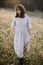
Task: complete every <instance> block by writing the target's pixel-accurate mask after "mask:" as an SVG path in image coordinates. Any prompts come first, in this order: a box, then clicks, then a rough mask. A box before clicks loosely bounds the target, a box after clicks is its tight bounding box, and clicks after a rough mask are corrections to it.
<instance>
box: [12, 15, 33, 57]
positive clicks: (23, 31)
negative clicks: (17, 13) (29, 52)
mask: <svg viewBox="0 0 43 65" xmlns="http://www.w3.org/2000/svg"><path fill="white" fill-rule="evenodd" d="M14 27H15V29H16V30H15V35H14V50H15V53H16V54H17V56H18V57H23V51H24V45H25V44H27V43H29V42H30V34H29V31H28V30H29V29H31V28H32V25H31V22H30V18H29V16H28V15H25V17H24V18H19V17H18V18H15V17H14V18H13V21H12V23H11V28H14Z"/></svg>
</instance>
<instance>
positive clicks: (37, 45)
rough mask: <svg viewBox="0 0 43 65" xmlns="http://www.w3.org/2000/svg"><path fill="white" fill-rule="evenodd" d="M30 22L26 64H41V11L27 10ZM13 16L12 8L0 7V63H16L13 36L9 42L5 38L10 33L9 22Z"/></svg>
mask: <svg viewBox="0 0 43 65" xmlns="http://www.w3.org/2000/svg"><path fill="white" fill-rule="evenodd" d="M27 13H28V15H29V16H30V19H31V23H32V27H33V28H32V31H31V45H30V50H29V54H28V58H27V59H26V62H25V63H26V65H43V12H41V11H35V12H31V11H28V12H27ZM14 16H15V12H14V10H13V9H3V8H0V65H15V64H16V65H17V62H18V61H17V59H16V55H15V53H14V48H13V38H12V39H11V41H10V43H5V39H6V38H7V36H8V35H9V33H10V24H11V22H12V18H13V17H14Z"/></svg>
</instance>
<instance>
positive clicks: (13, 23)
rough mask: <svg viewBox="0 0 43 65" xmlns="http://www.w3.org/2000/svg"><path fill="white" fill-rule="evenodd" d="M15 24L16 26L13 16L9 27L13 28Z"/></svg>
mask: <svg viewBox="0 0 43 65" xmlns="http://www.w3.org/2000/svg"><path fill="white" fill-rule="evenodd" d="M15 26H16V21H15V18H13V20H12V22H11V28H14V27H15Z"/></svg>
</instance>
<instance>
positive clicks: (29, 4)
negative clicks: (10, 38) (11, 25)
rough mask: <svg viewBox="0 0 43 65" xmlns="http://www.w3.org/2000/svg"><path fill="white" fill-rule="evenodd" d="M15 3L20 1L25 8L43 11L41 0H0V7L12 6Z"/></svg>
mask: <svg viewBox="0 0 43 65" xmlns="http://www.w3.org/2000/svg"><path fill="white" fill-rule="evenodd" d="M17 3H22V4H23V5H24V6H25V7H26V9H27V10H31V11H34V10H35V9H38V10H41V11H43V0H27V1H26V0H0V7H7V8H14V6H15V4H17Z"/></svg>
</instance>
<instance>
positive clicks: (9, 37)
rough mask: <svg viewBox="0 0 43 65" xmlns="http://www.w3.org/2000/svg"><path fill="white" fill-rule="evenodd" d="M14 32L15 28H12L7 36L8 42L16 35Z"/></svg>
mask: <svg viewBox="0 0 43 65" xmlns="http://www.w3.org/2000/svg"><path fill="white" fill-rule="evenodd" d="M14 32H15V29H14V28H12V29H11V31H10V34H9V36H8V37H7V38H6V42H10V40H11V38H12V37H13V35H14Z"/></svg>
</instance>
